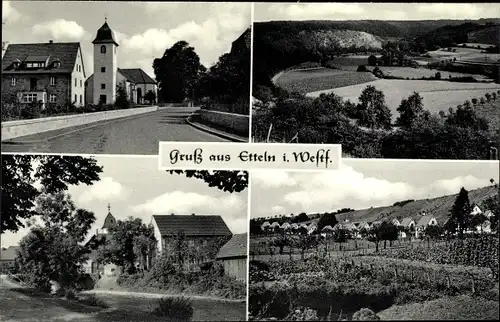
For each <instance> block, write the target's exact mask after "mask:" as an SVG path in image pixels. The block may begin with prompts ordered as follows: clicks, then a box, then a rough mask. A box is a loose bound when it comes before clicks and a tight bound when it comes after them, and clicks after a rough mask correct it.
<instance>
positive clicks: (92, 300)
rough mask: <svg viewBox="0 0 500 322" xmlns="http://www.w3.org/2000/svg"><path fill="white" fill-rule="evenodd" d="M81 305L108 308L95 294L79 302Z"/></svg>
mask: <svg viewBox="0 0 500 322" xmlns="http://www.w3.org/2000/svg"><path fill="white" fill-rule="evenodd" d="M80 302H81V303H83V304H86V305H88V306H95V307H101V308H108V307H109V306H108V305H107V304H106V302H104V301H103V300H101V299H100V298H98V297H97V296H96V295H95V294H90V295H88V296H87V297H85V298H84V299H82V300H80Z"/></svg>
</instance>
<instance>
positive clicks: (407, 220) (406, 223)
mask: <svg viewBox="0 0 500 322" xmlns="http://www.w3.org/2000/svg"><path fill="white" fill-rule="evenodd" d="M412 221H413V222H415V221H414V220H413V218H411V217H406V218H403V220H401V226H404V227H407V226H410V224H411V222H412Z"/></svg>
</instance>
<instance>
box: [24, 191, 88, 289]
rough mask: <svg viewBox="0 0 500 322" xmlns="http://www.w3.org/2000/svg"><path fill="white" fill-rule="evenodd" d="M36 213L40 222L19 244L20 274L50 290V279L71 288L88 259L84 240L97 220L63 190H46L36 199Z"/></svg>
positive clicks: (36, 284)
mask: <svg viewBox="0 0 500 322" xmlns="http://www.w3.org/2000/svg"><path fill="white" fill-rule="evenodd" d="M36 201H37V206H36V210H35V211H36V213H37V214H38V215H39V216H40V219H41V221H42V223H41V224H39V225H35V226H34V227H33V228H32V229H31V230H30V232H29V233H28V235H26V236H25V237H23V239H22V240H21V242H20V244H19V246H20V250H19V253H18V257H17V259H18V262H19V270H20V273H21V274H23V275H24V276H25V277H26V279H27V281H28V283H29V284H31V285H32V286H33V287H35V288H37V289H40V290H43V291H48V290H49V289H50V281H56V282H58V283H59V284H60V285H61V287H62V288H72V287H74V286H75V284H76V281H77V280H78V276H79V274H80V273H81V272H82V264H83V263H84V261H85V260H87V259H88V253H89V250H88V249H87V248H86V247H85V246H82V242H83V241H84V240H85V237H86V235H87V233H88V231H89V230H90V227H91V225H92V224H93V223H94V221H95V216H94V214H93V213H92V212H89V211H87V210H84V209H77V208H76V207H75V204H74V203H73V201H72V200H71V197H70V196H69V195H68V194H66V193H64V192H57V193H54V194H49V193H46V192H43V193H42V194H41V195H40V196H39V197H38V198H37V200H36Z"/></svg>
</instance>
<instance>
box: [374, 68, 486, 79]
mask: <svg viewBox="0 0 500 322" xmlns="http://www.w3.org/2000/svg"><path fill="white" fill-rule="evenodd" d="M380 69H381V70H382V72H384V75H387V76H395V77H403V78H409V79H412V78H422V77H434V76H435V75H436V72H437V70H432V69H428V68H412V67H397V66H393V67H385V66H381V67H380ZM439 73H440V74H441V78H442V79H446V78H449V77H467V76H472V77H474V78H475V79H477V80H488V81H491V79H488V78H487V77H486V76H484V75H473V74H466V73H456V72H448V71H439Z"/></svg>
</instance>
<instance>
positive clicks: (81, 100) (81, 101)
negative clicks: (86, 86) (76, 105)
mask: <svg viewBox="0 0 500 322" xmlns="http://www.w3.org/2000/svg"><path fill="white" fill-rule="evenodd" d="M82 103H83V95H82V94H80V104H82Z"/></svg>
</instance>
